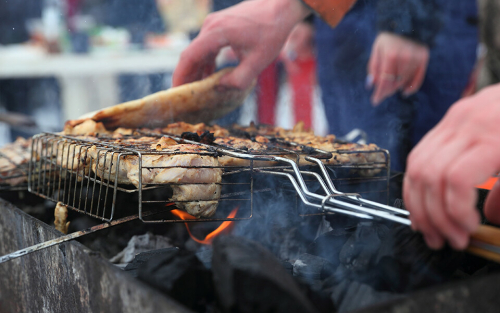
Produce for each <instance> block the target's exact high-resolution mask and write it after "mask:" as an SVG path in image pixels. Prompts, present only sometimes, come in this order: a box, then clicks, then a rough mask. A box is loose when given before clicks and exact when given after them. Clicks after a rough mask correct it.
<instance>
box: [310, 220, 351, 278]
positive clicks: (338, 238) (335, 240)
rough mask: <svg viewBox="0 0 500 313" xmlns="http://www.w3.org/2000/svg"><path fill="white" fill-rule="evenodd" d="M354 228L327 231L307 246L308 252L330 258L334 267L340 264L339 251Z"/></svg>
mask: <svg viewBox="0 0 500 313" xmlns="http://www.w3.org/2000/svg"><path fill="white" fill-rule="evenodd" d="M353 231H354V229H352V228H351V229H344V228H338V229H334V230H332V231H330V232H327V233H325V234H323V235H321V236H319V237H318V238H316V240H314V242H313V243H312V244H310V245H309V246H308V248H307V253H309V254H312V255H316V256H320V257H322V258H324V259H326V260H328V261H329V262H330V263H331V264H332V265H333V267H335V268H336V267H337V266H338V265H339V264H340V258H339V252H340V249H342V247H343V246H344V244H345V243H346V241H347V239H348V238H349V237H350V236H351V234H352V232H353Z"/></svg>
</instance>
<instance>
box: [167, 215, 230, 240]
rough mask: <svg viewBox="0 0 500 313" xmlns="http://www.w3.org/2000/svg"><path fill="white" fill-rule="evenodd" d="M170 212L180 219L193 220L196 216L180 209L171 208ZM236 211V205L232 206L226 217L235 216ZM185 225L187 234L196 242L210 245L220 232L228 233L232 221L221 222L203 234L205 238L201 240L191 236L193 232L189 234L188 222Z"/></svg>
mask: <svg viewBox="0 0 500 313" xmlns="http://www.w3.org/2000/svg"><path fill="white" fill-rule="evenodd" d="M170 212H172V214H174V215H175V216H177V217H179V218H180V219H181V220H183V221H186V220H195V219H196V217H194V216H192V215H190V214H188V213H186V212H184V211H181V210H172V211H170ZM236 213H238V207H236V208H234V209H233V210H232V211H231V213H229V215H228V216H227V218H234V217H235V216H236ZM184 224H185V225H186V228H187V231H188V233H189V236H190V237H191V238H192V239H193V240H194V241H196V242H197V243H201V244H203V245H211V244H212V241H213V240H214V238H215V237H217V236H218V235H220V234H222V233H228V232H230V231H231V229H232V226H233V222H232V221H225V222H223V223H222V224H221V225H220V226H219V227H217V229H215V230H214V231H213V232H211V233H210V234H208V235H206V236H205V239H203V240H200V239H198V238H196V237H195V236H193V234H191V230H190V229H189V224H188V223H184Z"/></svg>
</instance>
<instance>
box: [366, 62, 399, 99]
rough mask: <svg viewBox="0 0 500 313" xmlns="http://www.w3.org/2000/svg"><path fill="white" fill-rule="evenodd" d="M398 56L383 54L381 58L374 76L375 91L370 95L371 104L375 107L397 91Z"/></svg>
mask: <svg viewBox="0 0 500 313" xmlns="http://www.w3.org/2000/svg"><path fill="white" fill-rule="evenodd" d="M397 58H398V56H397V55H396V54H392V53H391V54H384V55H383V56H382V58H381V65H380V71H378V72H376V73H375V75H374V85H375V90H374V92H373V95H372V99H371V100H372V104H373V105H375V106H377V105H379V104H380V102H382V101H383V100H384V99H385V98H387V97H388V96H389V95H392V94H393V93H395V92H396V91H397V90H398V89H399V85H398V84H399V83H400V82H399V81H398V77H397V76H396V75H397V62H398V59H397Z"/></svg>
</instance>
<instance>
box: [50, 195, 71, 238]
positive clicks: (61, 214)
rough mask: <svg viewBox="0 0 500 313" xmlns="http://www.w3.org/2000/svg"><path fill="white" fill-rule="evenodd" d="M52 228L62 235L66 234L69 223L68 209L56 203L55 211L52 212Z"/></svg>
mask: <svg viewBox="0 0 500 313" xmlns="http://www.w3.org/2000/svg"><path fill="white" fill-rule="evenodd" d="M54 218H55V219H54V227H55V228H56V229H57V230H58V231H60V232H61V233H63V234H67V233H68V227H69V223H70V222H67V221H66V220H67V218H68V207H67V206H65V205H64V204H62V203H61V202H58V203H57V205H56V209H55V210H54Z"/></svg>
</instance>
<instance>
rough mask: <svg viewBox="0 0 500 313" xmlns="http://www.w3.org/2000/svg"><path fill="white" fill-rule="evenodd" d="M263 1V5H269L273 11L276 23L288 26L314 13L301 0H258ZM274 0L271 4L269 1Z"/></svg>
mask: <svg viewBox="0 0 500 313" xmlns="http://www.w3.org/2000/svg"><path fill="white" fill-rule="evenodd" d="M256 1H260V2H262V7H263V8H264V7H267V6H268V9H269V10H271V12H273V14H274V16H275V19H274V21H275V22H276V25H279V26H281V27H286V28H290V29H291V28H293V26H294V25H295V24H297V23H299V22H301V21H302V20H303V19H304V18H306V17H307V16H308V15H310V14H311V13H312V10H311V9H310V8H309V7H308V6H306V5H305V4H304V3H303V2H302V1H301V0H256ZM270 1H272V3H271V4H270V3H269V2H270Z"/></svg>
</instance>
